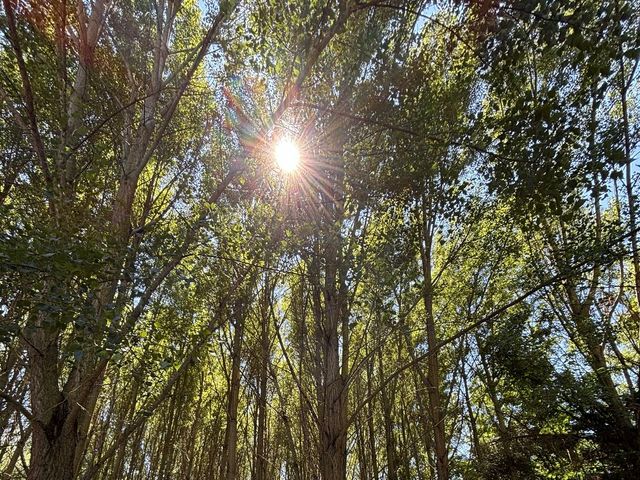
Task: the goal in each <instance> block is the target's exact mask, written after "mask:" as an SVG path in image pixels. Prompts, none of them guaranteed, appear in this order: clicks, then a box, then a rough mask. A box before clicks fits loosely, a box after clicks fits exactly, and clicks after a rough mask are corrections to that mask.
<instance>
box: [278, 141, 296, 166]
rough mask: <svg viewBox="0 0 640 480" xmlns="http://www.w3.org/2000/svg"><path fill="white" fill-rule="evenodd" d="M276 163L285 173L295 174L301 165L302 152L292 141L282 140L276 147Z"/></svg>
mask: <svg viewBox="0 0 640 480" xmlns="http://www.w3.org/2000/svg"><path fill="white" fill-rule="evenodd" d="M275 153H276V163H277V164H278V167H279V168H280V170H282V171H283V172H284V173H292V172H294V171H295V170H296V169H297V168H298V165H299V163H300V150H299V149H298V146H297V145H296V144H295V143H294V142H293V141H291V140H288V139H282V140H280V142H278V145H276V152H275Z"/></svg>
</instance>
